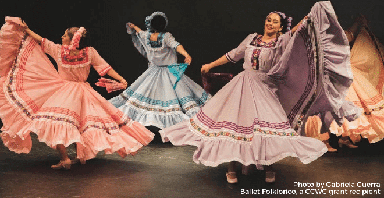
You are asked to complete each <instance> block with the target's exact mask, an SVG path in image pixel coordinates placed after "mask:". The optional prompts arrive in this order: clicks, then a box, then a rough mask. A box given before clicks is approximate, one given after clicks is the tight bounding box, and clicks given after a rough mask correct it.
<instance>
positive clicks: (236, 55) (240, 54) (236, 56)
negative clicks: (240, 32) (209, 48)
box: [225, 33, 257, 63]
mask: <svg viewBox="0 0 384 198" xmlns="http://www.w3.org/2000/svg"><path fill="white" fill-rule="evenodd" d="M255 36H257V34H256V33H255V34H250V35H248V36H247V38H245V39H244V40H243V41H242V42H241V43H240V45H239V46H237V48H235V49H233V50H231V51H229V52H227V53H226V54H225V57H227V59H228V60H229V61H231V62H233V63H236V62H237V61H239V60H241V59H242V58H244V53H245V49H246V48H247V45H248V44H250V43H251V41H252V39H253V38H254V37H255Z"/></svg>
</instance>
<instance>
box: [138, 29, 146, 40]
mask: <svg viewBox="0 0 384 198" xmlns="http://www.w3.org/2000/svg"><path fill="white" fill-rule="evenodd" d="M136 35H137V36H138V37H139V38H141V39H143V40H145V37H146V35H147V31H144V30H141V31H140V32H136Z"/></svg>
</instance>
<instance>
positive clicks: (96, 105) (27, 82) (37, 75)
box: [0, 17, 154, 169]
mask: <svg viewBox="0 0 384 198" xmlns="http://www.w3.org/2000/svg"><path fill="white" fill-rule="evenodd" d="M86 34H87V33H86V30H85V28H83V27H80V28H78V27H71V28H68V29H67V30H66V31H65V32H64V35H63V36H62V37H61V38H62V45H59V44H55V43H53V42H52V41H49V40H48V39H46V38H42V37H41V36H39V35H38V34H36V33H34V32H33V31H31V30H30V29H29V28H28V26H27V25H26V24H25V23H22V22H21V19H20V18H14V17H6V23H5V25H4V26H3V27H2V29H1V34H0V35H1V36H0V42H1V43H2V45H1V47H0V51H1V52H2V53H1V60H4V61H2V62H1V65H0V66H1V71H2V74H1V76H2V77H1V86H0V115H1V119H2V122H3V128H2V129H1V130H2V133H1V138H2V140H3V143H4V145H5V146H7V147H8V148H9V149H10V150H11V151H14V152H16V153H29V152H30V150H31V146H32V142H31V137H30V133H31V132H33V133H36V134H37V136H38V138H39V140H40V141H41V142H45V143H46V144H47V145H48V146H50V147H52V148H54V149H57V150H58V152H59V154H60V157H61V160H60V162H59V163H58V164H56V165H52V168H53V169H62V168H64V169H70V166H71V160H70V159H69V157H68V155H67V152H66V147H68V146H69V145H70V144H72V143H76V147H77V158H78V159H79V160H80V161H81V162H82V163H85V161H86V160H88V159H91V158H94V157H95V156H96V155H97V153H98V152H99V151H102V150H104V151H105V153H107V154H110V153H114V152H117V153H119V154H120V155H121V156H122V157H125V156H126V155H128V154H135V153H136V152H137V151H138V149H140V148H141V147H142V146H143V145H147V144H148V143H149V142H150V141H151V140H152V139H153V137H154V134H152V133H151V132H150V131H148V130H147V129H146V128H145V127H144V126H142V125H140V124H139V123H137V122H134V121H132V120H131V119H130V118H128V117H126V116H124V115H123V113H122V112H121V111H119V110H118V109H117V108H115V107H114V106H113V105H111V104H110V103H109V102H108V101H107V100H105V99H104V98H103V97H102V96H101V95H99V94H98V93H97V92H96V91H95V90H93V89H92V87H91V86H90V85H89V84H88V83H87V82H86V80H87V77H88V74H89V71H90V67H91V65H92V66H93V68H94V69H96V71H97V72H98V73H99V75H101V76H104V75H106V74H107V75H109V76H111V77H112V78H114V79H116V80H118V81H120V82H121V83H123V84H126V81H125V79H124V78H122V77H121V76H120V75H119V74H118V73H116V72H115V71H114V70H113V69H112V68H111V66H110V65H109V64H108V63H107V62H105V60H104V59H103V58H102V57H100V55H99V54H98V53H97V51H96V50H95V49H94V48H92V47H86V46H84V44H85V43H86V42H85V40H86V38H87V37H86ZM38 43H40V44H41V46H40V45H38ZM45 53H47V54H49V55H50V56H51V57H52V58H53V59H54V60H55V61H56V62H57V65H58V71H56V69H55V68H54V66H53V65H52V63H51V62H50V61H49V59H48V57H47V56H46V54H45ZM11 59H13V61H7V60H11Z"/></svg>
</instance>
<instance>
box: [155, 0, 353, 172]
mask: <svg viewBox="0 0 384 198" xmlns="http://www.w3.org/2000/svg"><path fill="white" fill-rule="evenodd" d="M319 12H320V13H322V14H320V15H319V14H318V13H319ZM309 16H310V17H309V18H310V21H309V22H308V23H305V24H303V26H302V27H301V28H300V29H299V30H298V31H297V32H296V33H295V34H294V35H292V34H291V32H287V33H286V34H283V35H281V36H280V37H278V39H277V40H274V41H271V42H270V43H263V42H261V38H262V36H261V35H258V34H256V33H254V34H250V35H249V36H248V37H247V38H245V39H244V41H243V42H241V43H240V45H239V46H238V47H237V48H235V49H233V50H231V51H230V52H228V53H227V54H226V57H227V59H228V60H230V61H232V62H237V61H239V60H241V59H244V65H243V68H244V71H243V72H241V73H239V74H238V75H237V76H235V77H234V78H233V79H232V80H231V81H230V82H229V83H228V84H227V85H225V86H224V87H223V88H222V89H221V90H220V91H219V92H218V93H217V94H216V95H215V96H214V97H213V98H212V99H211V100H210V101H209V102H208V103H207V104H205V106H204V107H202V108H201V110H200V111H199V112H198V113H197V114H196V115H195V116H194V117H193V118H191V119H189V120H186V121H184V122H182V123H179V124H177V125H175V126H172V127H169V128H166V129H164V130H161V131H160V134H161V135H162V138H163V141H171V142H172V143H173V144H174V145H193V146H196V147H197V150H196V151H195V153H194V156H193V160H194V161H195V162H196V163H202V164H204V165H207V166H217V165H219V164H221V163H224V162H230V161H238V162H240V163H242V164H244V165H250V164H262V165H270V164H273V163H275V162H277V161H279V160H281V159H283V158H285V157H288V156H291V157H297V158H299V160H300V161H301V162H302V163H304V164H307V163H310V162H311V161H313V160H315V159H317V158H318V157H320V156H321V155H323V154H324V153H325V152H326V151H327V148H326V146H325V144H323V143H322V142H321V141H319V140H317V139H314V138H310V137H303V136H300V134H299V133H300V132H299V129H300V126H301V122H303V121H305V118H306V117H307V116H308V114H309V113H314V112H316V111H317V110H318V109H319V107H324V110H325V111H332V109H333V107H334V106H332V104H330V102H329V101H330V100H331V99H333V98H326V96H327V95H326V94H325V91H324V89H326V88H327V86H326V83H325V82H324V81H323V80H321V79H322V78H325V77H324V76H323V75H320V74H319V73H320V72H322V71H323V70H325V69H326V67H328V66H326V64H322V65H320V64H316V63H320V61H316V60H315V57H317V56H316V55H321V56H322V57H319V59H323V58H325V59H326V58H327V55H329V54H327V51H326V50H322V52H321V53H320V52H317V51H316V49H320V48H319V47H316V45H322V46H326V47H327V46H333V45H332V44H330V43H332V42H338V43H337V45H340V43H341V45H340V47H339V48H337V49H335V50H336V51H337V50H340V53H333V57H334V58H336V59H338V60H343V61H341V62H340V65H341V67H345V68H346V69H343V68H340V70H339V74H341V75H342V76H343V74H344V73H346V72H347V73H348V67H349V66H350V65H349V62H348V58H349V51H348V50H345V47H344V44H345V46H348V41H346V37H345V35H341V34H340V35H337V33H338V32H337V31H336V33H334V32H333V31H334V30H335V28H336V30H337V28H340V29H341V27H340V25H339V24H338V22H337V20H333V19H335V15H334V12H333V9H332V6H331V5H330V3H329V2H321V3H317V4H315V6H314V7H313V9H312V11H311V13H310V15H309ZM329 19H332V21H333V22H332V23H328V24H326V25H321V28H318V26H317V25H318V24H319V23H321V22H323V21H325V20H328V21H329ZM323 27H326V28H325V30H324V28H323ZM322 28H323V29H322ZM331 28H333V31H331V32H329V31H327V29H331ZM319 30H321V31H322V32H321V33H322V34H321V33H320V34H316V33H315V32H316V31H319ZM323 30H324V31H323ZM341 30H342V29H341ZM341 32H343V31H341ZM317 33H319V32H317ZM334 34H336V36H335V37H333V38H334V39H332V40H330V39H324V38H330V36H329V35H333V36H334ZM316 36H318V37H316ZM326 47H325V48H326ZM323 73H324V72H323ZM292 74H294V75H292ZM344 76H345V75H344ZM348 83H349V81H348ZM348 83H346V84H340V86H349V85H350V84H348ZM338 93H339V95H342V94H344V93H342V92H338ZM324 97H325V98H326V99H327V100H322V101H321V102H319V99H321V98H324ZM331 97H332V95H331ZM340 103H342V104H344V102H343V101H341V102H340ZM344 106H345V105H344ZM344 106H343V107H344ZM351 109H353V106H351V107H350V108H349V109H348V110H351ZM343 110H344V109H342V108H341V107H340V108H339V112H338V113H339V115H344V114H343V113H345V114H347V113H346V112H344V111H343ZM348 112H351V111H348Z"/></svg>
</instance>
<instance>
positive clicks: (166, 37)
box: [164, 32, 180, 48]
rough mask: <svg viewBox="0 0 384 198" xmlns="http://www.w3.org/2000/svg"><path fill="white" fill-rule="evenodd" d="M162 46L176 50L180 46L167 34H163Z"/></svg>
mask: <svg viewBox="0 0 384 198" xmlns="http://www.w3.org/2000/svg"><path fill="white" fill-rule="evenodd" d="M164 44H165V46H167V47H170V48H176V47H177V46H179V45H180V43H179V42H177V41H176V40H175V37H173V36H172V34H171V33H169V32H167V33H165V35H164Z"/></svg>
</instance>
